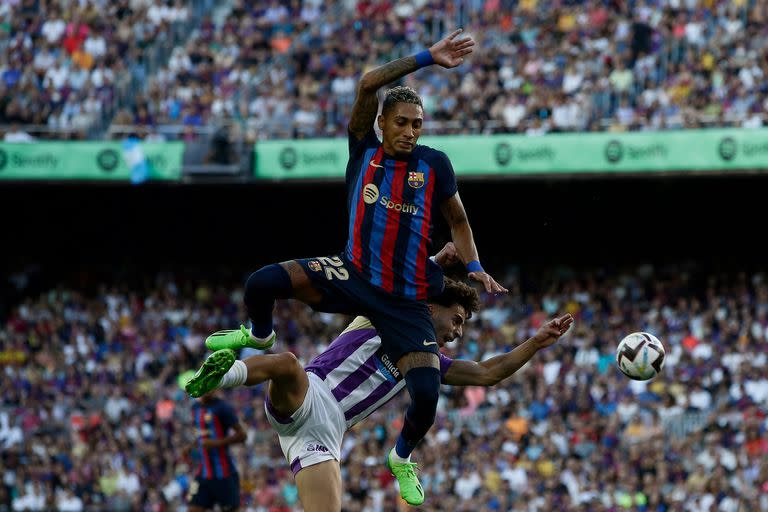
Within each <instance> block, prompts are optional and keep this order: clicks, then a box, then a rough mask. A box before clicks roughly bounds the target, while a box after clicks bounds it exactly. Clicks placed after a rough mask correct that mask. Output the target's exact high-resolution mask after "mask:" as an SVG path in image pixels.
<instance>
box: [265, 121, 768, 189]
mask: <svg viewBox="0 0 768 512" xmlns="http://www.w3.org/2000/svg"><path fill="white" fill-rule="evenodd" d="M419 142H420V143H421V144H426V145H428V146H432V147H434V148H437V149H439V150H441V151H444V152H445V153H446V154H447V155H448V156H449V158H450V159H451V162H452V163H453V167H454V169H455V171H456V174H458V175H459V176H473V175H476V176H483V175H489V176H493V175H497V176H524V175H551V174H586V173H594V174H621V173H644V172H677V173H680V172H700V171H721V172H726V171H728V170H732V169H733V170H735V169H741V170H763V171H766V170H768V129H716V130H678V131H662V132H632V133H563V134H550V135H542V136H525V135H474V136H470V135H447V136H431V137H430V136H423V137H421V139H419ZM347 158H348V150H347V141H346V140H344V139H315V140H301V141H295V140H291V141H287V140H282V141H264V142H259V143H258V144H257V146H256V158H255V176H256V178H263V179H277V180H281V179H294V178H302V179H308V178H341V177H343V176H344V170H345V167H346V164H347Z"/></svg>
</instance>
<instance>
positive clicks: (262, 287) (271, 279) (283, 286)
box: [243, 263, 292, 304]
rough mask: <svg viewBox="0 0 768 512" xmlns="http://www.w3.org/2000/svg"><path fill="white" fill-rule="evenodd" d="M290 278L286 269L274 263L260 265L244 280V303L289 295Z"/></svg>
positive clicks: (270, 299) (268, 300)
mask: <svg viewBox="0 0 768 512" xmlns="http://www.w3.org/2000/svg"><path fill="white" fill-rule="evenodd" d="M291 288H292V287H291V278H290V276H289V275H288V272H286V270H285V269H284V268H283V267H282V266H280V265H278V264H276V263H274V264H272V265H267V266H265V267H261V268H260V269H259V270H257V271H256V272H254V273H253V274H251V275H250V276H248V279H247V280H246V282H245V292H244V294H243V300H244V302H245V303H246V304H250V303H252V302H254V301H267V302H271V301H273V300H274V299H276V298H285V297H289V296H290V294H291Z"/></svg>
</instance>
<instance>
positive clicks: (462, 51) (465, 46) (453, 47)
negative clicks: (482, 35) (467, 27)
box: [429, 28, 475, 68]
mask: <svg viewBox="0 0 768 512" xmlns="http://www.w3.org/2000/svg"><path fill="white" fill-rule="evenodd" d="M463 31H464V29H463V28H460V29H458V30H454V31H453V33H452V34H451V35H449V36H448V37H446V38H445V39H442V40H440V41H438V42H436V43H435V44H433V45H432V47H431V48H430V49H429V53H431V54H432V58H433V59H434V61H435V64H440V65H441V66H443V67H444V68H455V67H456V66H458V65H460V64H461V63H462V62H464V56H466V55H469V54H470V53H472V51H473V49H472V47H473V46H475V40H474V39H472V38H471V37H464V38H462V39H456V36H458V35H459V34H461V33H462V32H463Z"/></svg>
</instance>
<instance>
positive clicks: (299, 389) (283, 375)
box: [184, 349, 309, 416]
mask: <svg viewBox="0 0 768 512" xmlns="http://www.w3.org/2000/svg"><path fill="white" fill-rule="evenodd" d="M265 381H270V384H269V400H270V402H271V403H272V406H273V407H274V408H275V409H276V410H277V412H279V413H280V414H282V415H286V416H290V415H291V414H293V413H294V412H296V410H297V409H298V408H299V407H300V406H301V404H302V402H303V401H304V396H305V395H306V394H307V389H308V388H309V380H308V379H307V374H306V373H305V372H304V368H302V366H301V364H300V363H299V361H298V360H297V359H296V356H294V355H293V354H292V353H290V352H285V353H282V354H259V355H255V356H251V357H249V358H247V359H245V360H244V361H239V360H235V353H234V351H232V350H229V349H224V350H219V351H216V352H214V353H213V354H211V355H210V356H208V358H207V359H206V360H205V362H204V363H203V365H202V366H201V367H200V369H199V370H198V371H197V373H196V374H195V376H194V377H192V379H190V381H189V382H187V384H186V385H185V386H184V389H186V390H187V392H188V393H189V394H190V395H191V396H192V397H195V398H196V397H200V396H202V395H204V394H206V393H208V392H210V391H212V390H214V389H218V388H231V387H235V386H241V385H245V386H255V385H257V384H260V383H262V382H265Z"/></svg>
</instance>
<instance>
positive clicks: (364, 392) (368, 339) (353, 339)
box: [305, 316, 453, 429]
mask: <svg viewBox="0 0 768 512" xmlns="http://www.w3.org/2000/svg"><path fill="white" fill-rule="evenodd" d="M439 356H440V376H441V378H444V377H445V373H446V372H447V371H448V367H450V366H451V363H452V362H453V360H452V359H451V358H449V357H446V356H444V355H443V354H439ZM394 363H395V362H393V361H390V360H389V358H388V357H387V355H386V354H384V351H383V350H382V348H381V338H380V337H379V335H378V334H377V333H376V329H375V328H374V327H373V326H372V325H371V322H370V321H369V320H368V319H367V318H364V317H361V316H359V317H357V318H355V319H354V321H353V322H352V323H351V324H349V327H347V328H346V329H345V330H344V332H342V333H341V334H340V335H339V337H338V338H336V339H335V340H334V341H333V343H331V345H330V346H329V347H328V348H327V349H326V350H325V352H323V353H322V354H320V355H319V356H317V357H315V358H314V359H312V361H310V362H309V364H308V365H307V367H306V368H305V370H306V371H308V372H312V373H314V374H315V375H317V376H318V377H320V378H321V379H323V381H325V384H326V385H327V386H328V388H329V389H330V390H331V393H332V394H333V396H334V397H335V398H336V401H337V402H338V404H339V407H341V410H342V411H343V412H344V419H345V420H346V423H347V428H348V429H349V428H351V427H352V426H353V425H355V424H357V423H359V422H360V421H362V420H363V419H365V418H367V417H368V416H369V415H370V414H371V413H373V411H375V410H376V409H378V408H379V407H381V406H383V405H384V404H385V403H387V402H389V401H390V400H391V399H392V398H393V397H394V396H395V395H396V394H398V393H399V392H400V391H402V390H403V389H404V388H405V380H404V379H403V376H402V375H401V374H400V370H398V369H397V366H396V365H395V364H394Z"/></svg>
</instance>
